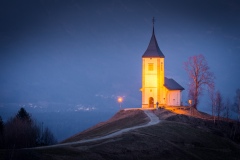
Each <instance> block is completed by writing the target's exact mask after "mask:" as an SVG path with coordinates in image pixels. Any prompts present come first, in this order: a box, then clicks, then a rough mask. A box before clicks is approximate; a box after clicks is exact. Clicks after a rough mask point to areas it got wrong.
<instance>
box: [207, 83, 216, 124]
mask: <svg viewBox="0 0 240 160" xmlns="http://www.w3.org/2000/svg"><path fill="white" fill-rule="evenodd" d="M208 93H209V97H210V102H211V108H212V117H213V121H214V123H215V117H216V91H215V88H214V87H211V88H208Z"/></svg>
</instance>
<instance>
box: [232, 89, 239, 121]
mask: <svg viewBox="0 0 240 160" xmlns="http://www.w3.org/2000/svg"><path fill="white" fill-rule="evenodd" d="M233 107H234V108H233V111H234V112H236V113H237V118H238V122H240V89H239V88H238V89H237V90H236V96H235V102H234V105H233Z"/></svg>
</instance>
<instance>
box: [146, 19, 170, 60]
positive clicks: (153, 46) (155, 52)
mask: <svg viewBox="0 0 240 160" xmlns="http://www.w3.org/2000/svg"><path fill="white" fill-rule="evenodd" d="M152 23H153V32H152V37H151V40H150V42H149V45H148V48H147V50H146V51H145V53H144V54H143V56H142V57H143V58H144V57H160V58H164V57H165V56H164V55H163V53H162V51H161V50H160V49H159V47H158V43H157V40H156V37H155V33H154V23H155V18H154V17H153V19H152Z"/></svg>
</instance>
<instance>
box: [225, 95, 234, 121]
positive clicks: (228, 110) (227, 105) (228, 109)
mask: <svg viewBox="0 0 240 160" xmlns="http://www.w3.org/2000/svg"><path fill="white" fill-rule="evenodd" d="M231 105H232V104H231V101H230V99H229V97H228V98H227V99H226V101H225V104H224V117H225V118H226V119H227V120H228V119H229V118H230V116H231Z"/></svg>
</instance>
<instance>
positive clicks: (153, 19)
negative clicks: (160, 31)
mask: <svg viewBox="0 0 240 160" xmlns="http://www.w3.org/2000/svg"><path fill="white" fill-rule="evenodd" d="M152 23H153V33H154V23H155V18H154V17H153V18H152Z"/></svg>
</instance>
